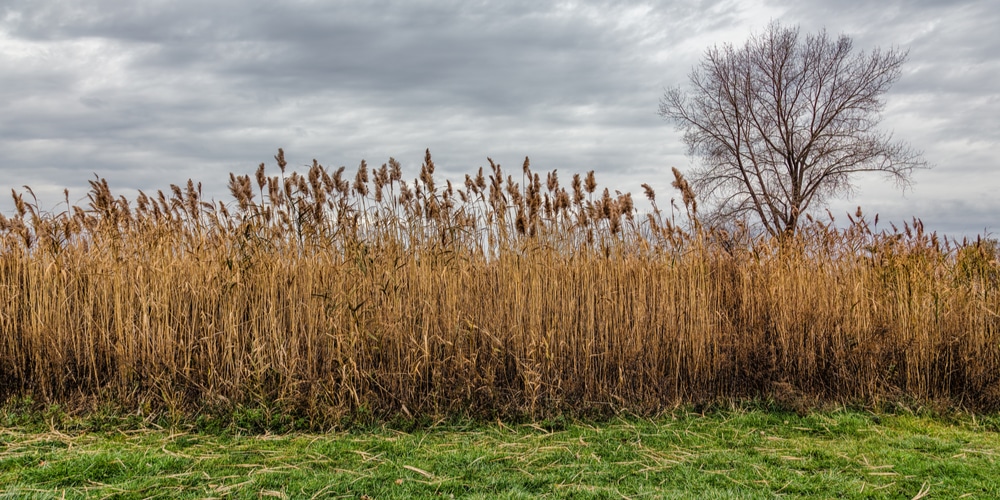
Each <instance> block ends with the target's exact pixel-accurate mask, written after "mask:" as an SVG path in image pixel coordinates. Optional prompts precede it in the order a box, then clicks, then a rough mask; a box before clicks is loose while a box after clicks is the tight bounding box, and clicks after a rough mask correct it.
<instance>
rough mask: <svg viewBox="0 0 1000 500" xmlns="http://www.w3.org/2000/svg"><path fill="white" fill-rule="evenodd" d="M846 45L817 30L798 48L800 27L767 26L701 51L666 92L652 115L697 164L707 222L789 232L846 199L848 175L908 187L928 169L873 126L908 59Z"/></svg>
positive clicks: (696, 175)
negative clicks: (672, 128) (748, 223)
mask: <svg viewBox="0 0 1000 500" xmlns="http://www.w3.org/2000/svg"><path fill="white" fill-rule="evenodd" d="M852 45H853V43H852V41H851V39H850V38H848V37H847V36H840V37H839V38H837V39H835V40H834V39H832V38H830V37H829V36H828V35H827V34H826V32H825V31H821V32H819V33H818V34H816V35H809V36H806V37H805V39H804V40H803V39H801V37H800V36H799V30H798V28H789V27H784V26H782V25H781V24H779V23H777V22H772V23H771V24H770V25H768V26H767V28H766V29H765V30H764V31H763V33H760V34H755V35H752V36H751V37H750V39H749V40H748V41H747V42H746V43H745V44H744V45H743V46H742V47H739V48H737V47H734V46H733V45H732V44H726V45H723V46H721V47H719V46H715V47H712V48H710V49H708V50H707V51H706V52H705V56H704V58H703V60H702V61H701V64H700V65H699V66H697V67H695V68H694V69H693V70H692V72H691V74H690V75H689V79H690V84H691V89H690V91H682V90H681V88H680V87H676V88H673V89H669V90H667V91H666V92H665V94H664V96H663V98H662V99H661V101H660V115H661V116H663V117H664V118H665V119H666V120H668V121H670V122H673V123H674V124H675V125H676V126H677V128H678V129H679V130H681V131H683V132H684V142H685V143H686V144H687V145H688V148H689V150H688V153H689V154H691V155H693V156H696V157H698V158H700V159H701V162H702V164H701V166H700V168H699V169H698V170H696V171H695V172H693V173H692V174H691V175H690V176H689V177H690V178H691V180H692V185H693V187H694V188H695V191H696V192H697V193H698V195H699V196H702V197H704V198H705V201H708V202H709V205H711V206H713V210H714V211H713V212H712V214H713V215H714V216H715V217H719V218H722V219H723V220H725V219H729V218H732V217H749V218H751V219H759V221H760V223H761V224H762V225H763V227H764V229H766V231H767V232H768V233H770V234H771V235H772V236H780V235H786V234H792V233H794V232H795V230H796V227H797V226H798V224H799V220H800V217H801V216H803V214H804V213H805V212H806V211H807V210H809V209H810V208H814V207H815V206H817V205H819V204H822V203H823V202H825V201H826V200H827V199H829V198H830V197H833V196H836V195H840V194H845V193H849V192H850V191H851V188H852V184H851V178H852V176H853V174H857V173H860V172H882V173H885V174H887V175H888V176H889V177H890V178H892V179H894V180H895V181H896V182H897V184H898V185H900V186H905V185H907V184H908V183H909V180H910V175H911V173H912V171H913V169H914V168H915V167H919V166H922V165H924V162H923V160H922V159H921V157H920V153H919V152H915V151H913V150H912V149H911V148H910V147H909V146H908V145H906V144H904V143H901V142H895V141H893V139H892V135H891V134H889V133H885V132H881V131H879V130H877V129H876V127H877V125H878V124H879V122H880V121H881V111H882V109H883V107H884V105H885V103H884V101H883V99H882V97H883V95H884V94H885V93H886V91H888V90H889V87H891V86H892V84H893V83H894V82H896V80H898V79H899V75H900V67H901V66H902V65H903V62H904V61H905V60H906V56H907V54H906V52H902V51H899V50H897V49H891V50H888V51H882V50H879V49H875V50H872V51H871V52H867V53H866V52H852ZM703 205H704V204H703Z"/></svg>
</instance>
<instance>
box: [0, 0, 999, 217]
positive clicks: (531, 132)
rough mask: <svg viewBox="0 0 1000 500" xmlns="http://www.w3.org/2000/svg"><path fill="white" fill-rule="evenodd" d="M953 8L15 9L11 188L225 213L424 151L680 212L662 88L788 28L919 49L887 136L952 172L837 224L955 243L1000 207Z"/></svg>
mask: <svg viewBox="0 0 1000 500" xmlns="http://www.w3.org/2000/svg"><path fill="white" fill-rule="evenodd" d="M951 5H952V4H950V3H949V4H944V3H936V2H930V1H928V2H920V3H913V2H906V3H905V4H904V3H902V2H900V3H897V4H879V5H875V4H870V3H868V2H860V1H858V2H856V3H844V2H836V3H834V2H828V1H819V0H816V1H813V2H765V3H761V4H747V3H746V2H727V1H705V2H694V3H689V2H676V3H663V2H652V3H649V2H640V1H624V2H612V1H607V2H566V3H560V4H554V5H552V6H544V5H542V4H539V3H538V2H489V1H479V2H463V1H423V2H419V1H417V2H415V1H409V2H389V1H381V2H335V3H321V2H282V3H281V4H280V5H279V4H278V3H276V2H247V1H230V2H193V1H161V2H135V3H133V2H118V1H94V2H71V1H65V2H60V1H20V2H18V1H15V2H8V3H7V5H6V6H5V7H3V8H2V14H0V19H2V21H0V66H2V67H3V68H4V85H3V86H0V113H3V116H4V119H3V120H0V173H2V178H3V179H4V186H8V187H15V188H16V187H19V186H21V185H23V184H30V185H32V186H33V187H35V188H36V191H38V192H39V193H41V194H43V203H48V204H50V205H51V204H54V203H56V202H57V201H58V200H59V199H61V195H60V194H59V193H61V191H62V188H63V187H70V188H72V190H73V192H72V194H74V195H76V196H74V197H73V198H79V197H82V196H83V195H84V193H85V190H84V189H83V188H84V187H85V186H86V181H87V180H88V179H90V178H92V176H93V174H94V173H97V174H98V175H100V176H104V177H107V178H108V179H109V181H110V182H111V184H112V187H113V188H120V189H123V190H125V191H128V190H134V189H143V190H147V191H148V190H155V189H158V188H160V189H162V188H165V187H166V186H168V185H169V183H180V182H183V181H184V180H186V179H187V178H188V177H192V178H194V179H196V180H201V181H203V182H204V183H205V186H206V192H208V193H210V194H212V195H213V196H216V197H219V198H224V197H225V191H224V184H225V182H226V180H227V174H228V172H229V171H238V172H249V171H252V169H253V168H254V166H255V165H256V164H257V163H259V162H261V161H266V160H268V159H269V158H270V157H271V156H272V155H273V154H274V152H275V150H276V149H277V148H278V147H284V148H285V149H286V151H287V152H288V156H289V159H290V161H291V163H292V164H293V165H304V164H307V163H310V162H311V159H312V158H313V157H315V158H317V159H318V160H319V161H320V162H321V163H323V164H324V165H329V166H339V165H347V166H349V167H350V166H356V165H357V164H358V163H359V162H360V160H361V159H362V158H365V159H367V160H368V161H369V162H371V163H376V164H380V163H381V162H384V161H386V160H387V159H388V157H389V156H394V157H396V158H397V159H399V160H400V161H402V162H403V164H404V168H406V169H407V170H408V171H409V172H410V174H411V175H415V173H416V168H417V166H418V165H419V163H420V161H421V159H422V156H423V150H424V148H430V149H431V151H432V152H433V153H434V155H435V161H436V163H437V164H438V165H439V166H440V167H441V168H442V172H443V174H444V175H446V176H451V177H452V178H455V179H456V180H457V179H459V178H460V176H461V175H463V174H465V173H468V172H471V171H472V170H473V169H475V168H476V167H478V166H481V165H484V164H485V163H486V157H487V156H491V157H493V158H494V159H495V160H498V161H500V162H501V163H502V164H504V165H505V166H508V167H512V168H515V167H518V166H519V165H520V163H521V161H522V160H523V158H524V156H530V157H531V159H532V163H533V165H535V166H536V167H537V168H540V169H554V168H558V169H559V171H560V173H563V174H564V175H568V174H569V173H571V172H581V171H587V170H591V169H594V170H597V172H598V177H599V180H601V181H602V183H603V184H605V185H608V186H609V187H611V188H612V189H621V190H623V191H624V190H630V191H638V190H639V184H641V183H643V182H649V183H651V184H652V185H653V186H654V187H655V188H657V190H658V192H660V193H664V194H663V195H666V194H665V193H669V189H668V186H669V167H670V166H672V165H676V166H678V167H681V168H682V169H683V168H686V167H688V166H690V162H691V160H690V159H688V158H687V157H685V156H684V147H683V145H682V144H681V142H680V138H679V136H678V134H677V133H676V132H675V131H673V130H672V129H671V128H670V127H669V126H668V125H667V124H665V123H664V122H662V121H661V120H660V118H659V117H658V116H656V109H657V104H658V100H659V97H660V95H661V94H662V92H663V88H664V87H665V86H673V85H676V84H683V83H684V81H685V79H686V75H687V73H688V72H689V70H690V68H691V66H692V65H694V64H696V63H697V61H698V58H699V57H700V55H701V54H702V53H703V51H704V49H705V48H706V47H708V46H709V45H711V44H713V43H719V42H733V43H740V42H741V41H742V40H744V39H745V38H746V36H747V35H748V34H749V33H750V31H751V30H758V29H760V28H761V27H763V25H764V24H765V23H766V22H767V21H768V20H770V19H772V18H773V19H780V20H782V21H783V22H786V23H790V24H800V25H801V26H802V28H803V30H804V31H811V30H815V29H819V28H821V27H826V28H827V29H828V30H829V31H831V32H834V33H839V32H844V33H846V34H848V35H850V36H852V37H854V38H855V40H856V46H857V47H858V48H859V49H867V48H870V47H872V46H876V45H879V46H889V45H894V44H895V45H900V46H903V47H904V48H908V49H909V50H910V61H909V63H908V64H907V66H906V74H905V75H904V77H903V78H902V79H901V80H900V82H899V84H898V85H897V86H896V87H895V88H894V89H893V91H892V93H891V95H890V96H889V106H888V107H887V109H886V125H887V127H889V128H891V129H892V130H894V131H895V133H896V136H897V137H899V138H900V139H903V140H907V141H910V142H912V143H914V145H915V146H917V147H918V148H920V149H923V150H924V151H925V152H926V156H927V158H928V160H929V161H930V162H931V163H933V164H934V165H936V166H937V168H936V169H935V170H933V171H931V172H934V173H933V174H927V175H923V174H921V175H923V176H921V175H918V177H917V179H916V184H915V187H914V190H913V191H912V192H910V193H906V194H905V195H901V194H900V193H899V192H898V191H894V190H891V189H888V188H885V187H883V186H882V183H881V181H880V180H879V179H872V180H868V179H866V180H864V185H862V186H861V188H860V189H859V192H858V195H857V197H855V198H854V199H852V200H848V201H845V202H843V204H845V206H848V205H853V204H858V203H860V204H863V205H865V206H872V207H882V208H883V209H884V210H886V211H891V212H892V213H894V214H900V215H899V217H907V216H908V215H909V214H912V215H917V216H920V215H922V213H923V212H925V211H926V210H928V209H930V208H931V207H933V209H934V210H935V211H936V212H935V215H934V217H936V218H935V223H939V224H940V227H941V229H942V230H947V231H959V232H961V231H967V230H968V229H967V228H969V227H976V228H978V229H975V230H974V231H980V230H981V229H982V227H980V226H983V227H986V226H991V224H993V222H992V220H991V219H992V218H994V217H995V215H994V214H996V213H1000V204H998V203H997V202H995V201H992V198H990V199H983V196H982V195H983V194H984V193H987V192H995V191H997V190H998V189H1000V185H998V183H1000V181H998V180H997V178H998V175H997V173H996V161H995V160H994V159H993V158H992V157H991V152H992V150H993V149H994V148H995V146H996V145H997V142H998V132H997V130H1000V129H998V127H997V125H998V124H997V121H998V118H997V116H1000V109H998V108H1000V103H998V94H997V92H996V90H995V85H994V84H993V82H995V81H996V79H997V77H998V76H1000V56H997V54H998V53H1000V50H998V49H1000V37H998V36H997V35H995V34H993V27H994V26H996V25H997V24H1000V19H998V14H997V13H996V12H995V11H996V9H995V8H992V7H991V6H990V5H989V2H988V1H980V2H966V3H963V4H961V5H959V6H957V7H953V6H951ZM988 153H990V154H988ZM937 172H947V175H943V174H942V175H938V174H937ZM925 180H926V182H928V183H931V185H928V186H925V185H924V183H925ZM969 199H973V200H977V201H975V203H973V204H972V205H970V203H971V202H967V201H962V200H969ZM9 207H10V204H9V203H7V202H5V201H4V202H0V210H4V211H7V210H9ZM970 207H972V208H970ZM970 214H971V215H970ZM970 217H971V218H973V219H975V220H974V221H972V222H970V224H972V225H971V226H969V225H966V222H965V221H966V220H968V219H969V218H970ZM938 221H939V222H938Z"/></svg>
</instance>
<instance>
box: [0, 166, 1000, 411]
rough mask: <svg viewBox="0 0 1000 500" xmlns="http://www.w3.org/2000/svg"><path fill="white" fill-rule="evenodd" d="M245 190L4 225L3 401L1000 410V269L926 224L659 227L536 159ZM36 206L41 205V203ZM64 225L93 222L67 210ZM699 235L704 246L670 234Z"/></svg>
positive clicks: (106, 204)
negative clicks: (777, 234) (912, 404)
mask: <svg viewBox="0 0 1000 500" xmlns="http://www.w3.org/2000/svg"><path fill="white" fill-rule="evenodd" d="M275 159H276V160H277V162H278V167H279V168H280V174H279V175H275V176H268V175H267V174H266V172H265V167H264V165H263V164H261V166H260V168H259V170H258V171H257V173H256V175H255V176H234V175H231V176H230V190H231V192H232V195H233V200H232V201H230V202H228V203H221V202H218V203H216V202H208V201H206V200H204V199H203V197H202V196H201V194H200V189H199V187H198V186H196V185H195V184H194V183H192V182H190V181H189V182H188V183H187V186H186V187H181V186H171V189H170V191H169V192H168V193H166V194H165V193H163V192H159V193H158V194H157V195H156V196H147V195H146V194H144V193H140V194H139V196H138V197H137V199H135V200H134V201H132V202H130V201H128V200H126V199H125V198H124V197H115V196H114V195H113V194H112V193H111V191H110V189H109V187H108V184H107V182H105V181H104V180H95V181H92V182H91V186H92V189H91V191H90V193H89V195H88V197H89V203H88V204H87V206H85V207H75V206H74V207H70V208H68V209H67V210H66V211H65V212H62V213H57V214H48V213H40V212H39V209H38V207H37V203H31V202H29V201H25V200H24V195H19V194H15V195H14V196H15V203H16V213H14V214H13V215H12V217H11V218H7V217H2V218H0V332H2V335H0V393H2V394H0V397H2V398H3V399H6V398H9V397H24V396H30V397H32V398H34V399H35V400H36V401H45V402H67V401H72V400H75V399H80V398H82V399H85V400H97V401H105V402H111V403H114V404H116V405H125V407H127V408H140V409H149V408H153V409H157V408H159V409H171V410H177V411H182V412H191V413H195V412H198V411H200V410H203V409H205V408H235V407H247V406H249V407H254V406H267V407H272V408H273V407H278V408H281V409H282V410H283V411H287V412H290V413H293V414H300V415H309V416H311V417H322V418H326V417H334V418H340V417H344V416H350V415H355V414H357V412H359V411H360V412H368V413H371V414H375V415H382V416H387V415H449V414H452V415H454V414H466V415H472V416H482V417H494V416H515V415H532V416H536V417H538V416H551V415H554V414H556V413H557V412H565V411H569V412H574V413H590V412H608V411H615V410H629V411H636V412H649V411H656V410H657V409H659V408H663V407H664V406H666V405H671V404H676V403H679V402H708V401H717V400H720V399H730V398H753V397H771V398H775V399H777V400H779V401H784V402H786V403H788V404H793V405H808V404H813V403H823V402H834V403H860V404H872V403H878V402H880V401H891V400H899V399H908V400H915V401H929V400H933V401H946V402H949V403H952V404H959V405H963V406H964V407H967V408H975V409H996V408H998V407H1000V316H998V311H1000V263H998V261H997V258H998V254H997V248H996V247H995V245H991V244H988V243H990V242H987V241H976V242H973V243H963V244H954V245H952V244H948V242H941V241H939V240H938V238H937V236H936V235H934V234H926V233H925V232H924V231H923V228H922V225H921V224H920V223H919V221H914V223H913V224H912V225H907V226H906V227H904V228H902V230H896V229H895V228H893V230H892V231H889V232H885V231H876V230H875V229H874V228H873V227H872V223H871V222H870V221H868V220H867V219H866V218H865V217H864V216H863V215H862V214H861V213H860V210H859V213H858V214H857V217H856V218H852V219H851V225H850V227H848V228H846V229H837V228H835V227H833V226H832V224H829V223H823V222H819V221H812V222H811V223H810V225H807V226H805V227H804V228H803V230H802V231H801V232H800V233H799V234H797V235H796V236H794V237H789V238H786V239H784V240H783V241H780V242H778V241H775V240H769V239H762V238H756V237H754V236H753V234H752V232H751V231H747V230H746V228H745V227H743V226H741V225H738V224H737V225H734V226H733V227H731V228H729V230H728V231H725V230H722V229H719V228H714V229H706V228H702V227H699V226H698V224H697V221H696V220H695V219H696V213H695V210H696V207H695V204H694V198H693V193H691V192H690V189H689V188H688V187H687V185H686V183H685V182H684V179H683V177H682V176H680V174H679V173H677V172H676V171H675V176H676V182H675V187H677V188H678V189H679V190H680V192H681V196H680V198H681V199H682V200H683V202H684V203H683V207H680V208H678V209H677V210H671V213H670V214H667V213H664V212H661V211H660V210H659V208H657V205H656V202H655V195H654V193H653V192H652V190H651V189H650V188H649V187H648V186H645V187H646V196H647V197H648V198H650V200H652V201H653V204H652V206H653V207H654V210H653V211H652V213H649V214H647V215H644V216H642V217H638V216H637V215H636V214H637V213H638V212H637V210H636V209H635V208H634V207H633V201H632V197H631V195H629V194H618V193H615V194H614V195H612V194H610V193H609V192H608V190H606V189H605V190H599V189H598V187H597V183H596V181H595V179H594V175H593V172H591V173H589V174H587V175H585V176H582V177H581V176H579V175H576V176H573V178H572V181H571V183H570V185H569V186H568V187H564V186H563V185H562V184H561V182H560V179H559V178H558V177H557V174H556V172H551V173H548V174H547V175H544V174H543V175H539V174H538V173H534V172H532V171H531V169H530V166H529V164H528V161H527V160H525V164H524V166H523V169H522V170H521V171H520V172H517V173H515V174H512V175H507V174H505V173H504V171H503V170H502V169H501V167H500V166H499V165H494V164H493V162H492V161H490V168H489V169H487V171H486V172H485V173H484V172H483V170H482V169H480V170H479V172H478V174H476V175H475V176H467V177H466V179H465V183H464V185H462V186H460V187H458V186H455V185H453V184H452V183H451V182H447V183H446V184H444V185H439V184H438V183H437V180H436V179H435V178H434V163H433V161H432V159H431V157H430V154H429V153H428V154H427V156H426V158H425V161H424V164H423V166H422V168H421V172H420V175H419V178H417V179H415V180H414V181H412V182H408V183H407V182H403V181H402V175H401V169H400V166H399V164H398V163H397V162H396V161H394V160H390V161H389V163H388V164H385V165H382V166H381V168H377V169H371V170H369V168H368V166H367V165H366V164H365V163H363V162H362V164H361V166H360V168H359V169H358V171H357V172H356V174H355V175H354V176H353V179H350V178H349V177H347V176H345V172H344V169H343V168H341V169H340V170H337V171H336V172H331V171H330V170H328V169H325V168H323V167H322V166H320V165H318V164H316V163H315V162H314V164H313V166H312V168H310V169H309V170H308V173H307V174H305V175H300V174H298V173H295V172H286V162H285V160H284V154H283V153H282V152H280V151H279V154H278V156H276V157H275ZM28 195H30V191H29V193H28ZM66 206H67V207H69V206H70V204H69V201H68V199H67V203H66ZM675 212H686V215H685V220H690V221H691V222H690V223H685V228H687V229H686V230H685V229H682V228H681V227H679V226H678V225H677V224H676V221H674V220H673V216H672V215H671V214H673V213H675Z"/></svg>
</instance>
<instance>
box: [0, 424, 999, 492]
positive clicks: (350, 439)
mask: <svg viewBox="0 0 1000 500" xmlns="http://www.w3.org/2000/svg"><path fill="white" fill-rule="evenodd" d="M995 428H996V422H993V427H992V428H991V427H989V426H986V425H984V423H983V421H982V420H980V421H975V420H971V419H970V417H962V419H961V420H960V421H958V422H956V421H954V420H953V421H951V422H945V421H943V420H941V419H936V418H933V417H923V416H914V415H883V416H878V417H876V416H872V415H871V414H867V413H857V412H849V411H837V412H829V413H825V414H812V415H809V416H805V417H802V416H798V415H797V414H795V413H780V412H769V413H767V412H760V411H749V412H747V411H736V412H734V411H724V412H718V413H710V414H708V415H707V416H705V415H699V414H693V413H680V412H678V413H675V414H674V415H666V416H661V417H658V418H656V419H652V420H649V419H640V418H618V419H614V420H612V421H609V422H605V423H602V424H601V425H600V426H599V427H594V426H591V425H588V424H585V423H565V421H562V422H561V423H559V422H557V423H552V422H548V423H546V422H541V423H534V424H525V425H504V424H492V425H482V424H475V425H471V426H468V427H462V426H455V425H451V426H441V427H433V428H429V429H423V430H419V431H415V432H412V433H406V432H399V431H393V430H387V429H385V428H382V429H381V430H375V431H364V432H362V431H352V432H338V433H328V434H320V435H315V434H302V433H293V434H287V435H271V434H264V435H252V436H246V435H239V434H230V433H210V434H205V433H197V432H185V431H180V430H150V429H148V428H146V429H140V430H130V431H101V432H83V431H66V432H65V433H64V432H61V431H58V430H54V429H53V430H49V431H44V430H42V431H40V430H39V429H27V430H26V429H23V428H12V429H6V430H4V431H3V432H2V434H0V443H2V445H0V450H2V451H0V496H3V497H10V498H15V497H16V498H62V497H64V496H65V498H79V497H84V496H86V497H94V498H97V497H101V498H105V497H114V498H178V499H180V498H206V497H214V498H222V497H225V498H267V497H271V498H369V499H375V498H377V499H389V498H442V497H443V498H451V497H456V498H538V497H543V498H650V497H655V498H674V497H676V498H772V497H774V496H779V495H780V496H788V497H810V498H834V497H836V498H924V497H927V498H984V499H985V498H998V497H1000V462H998V460H1000V437H998V434H997V433H996V431H995ZM991 429H992V430H991Z"/></svg>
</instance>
